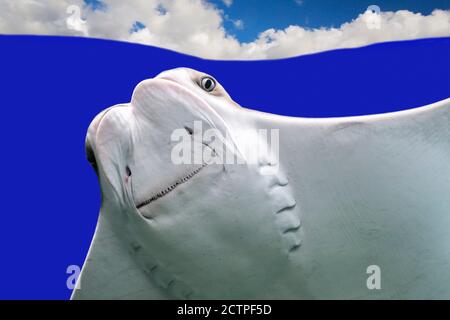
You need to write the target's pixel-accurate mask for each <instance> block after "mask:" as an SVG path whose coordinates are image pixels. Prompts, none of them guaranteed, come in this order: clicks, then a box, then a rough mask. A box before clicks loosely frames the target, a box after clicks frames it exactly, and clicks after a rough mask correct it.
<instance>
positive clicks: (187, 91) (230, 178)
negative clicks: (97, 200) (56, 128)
mask: <svg viewBox="0 0 450 320" xmlns="http://www.w3.org/2000/svg"><path fill="white" fill-rule="evenodd" d="M224 108H228V110H233V116H235V117H239V116H240V115H242V114H241V113H242V111H241V110H242V109H241V108H239V106H238V105H236V104H235V103H234V102H233V101H232V100H231V98H230V96H229V95H228V93H227V92H226V91H225V89H224V88H223V87H222V86H221V85H220V83H219V82H218V81H217V80H216V79H215V78H213V77H211V76H209V75H207V74H204V73H201V72H197V71H194V70H191V69H175V70H170V71H166V72H163V73H161V74H159V75H158V76H157V77H155V78H153V79H149V80H144V81H142V82H141V83H139V84H138V86H137V87H136V89H135V90H134V92H133V96H132V99H131V102H130V103H129V104H124V105H119V106H115V107H112V108H109V109H107V110H105V111H103V112H102V113H100V114H99V115H98V116H97V117H96V118H95V119H94V121H93V122H92V124H91V125H90V127H89V130H88V134H87V139H86V140H87V141H86V149H87V153H88V159H89V160H90V162H91V163H92V164H93V166H94V169H95V170H96V172H97V173H98V176H99V180H100V186H101V190H102V196H103V202H102V208H103V207H108V208H110V209H111V210H115V211H117V212H119V213H120V214H122V215H125V216H128V220H130V218H131V220H132V221H134V222H136V223H134V224H128V225H135V230H134V231H132V232H131V233H132V234H133V236H135V237H136V238H138V239H139V242H140V244H141V245H143V246H148V247H149V248H150V249H149V251H151V252H157V255H158V259H159V260H161V261H163V262H164V263H165V264H166V265H173V266H176V268H175V267H174V268H175V269H176V270H175V271H173V272H175V273H183V272H184V271H183V270H189V269H190V268H192V267H198V268H200V269H204V268H207V270H214V268H216V267H217V266H216V265H215V263H218V262H219V260H220V259H219V258H217V259H219V260H217V259H216V260H214V259H211V258H208V255H210V257H211V256H214V255H215V256H217V257H218V256H222V255H223V254H226V255H228V256H229V258H230V259H231V260H230V261H235V262H236V263H239V264H253V263H256V261H258V259H259V261H261V259H262V260H264V261H265V262H264V263H267V264H270V263H271V262H270V261H272V260H273V259H276V257H277V256H278V255H280V254H284V252H285V251H286V252H288V251H289V250H291V249H292V248H295V247H298V239H297V238H296V236H294V235H292V234H291V233H292V232H286V231H292V230H294V231H295V230H297V229H298V227H299V219H298V217H297V215H296V214H293V212H294V210H296V209H295V207H296V203H295V200H294V199H293V198H292V196H291V193H290V192H289V187H288V186H287V181H286V179H285V178H284V177H282V176H281V175H274V176H264V175H261V171H260V169H261V167H264V166H265V165H266V164H265V162H264V157H261V159H262V161H259V163H256V164H254V165H253V164H252V165H251V164H249V163H247V162H246V161H245V156H243V154H242V153H241V149H240V145H239V139H237V138H236V136H233V134H232V132H231V131H237V130H238V129H242V128H236V127H235V126H234V127H230V125H229V123H228V121H226V120H227V119H228V118H224V117H223V115H224V112H223V109H224ZM243 118H244V120H245V116H243ZM224 119H225V120H224ZM242 123H245V121H243V122H242ZM250 127H251V126H250ZM208 133H213V135H209V134H208ZM230 159H232V160H231V162H230V161H229V160H230ZM277 212H278V213H281V214H277V215H276V213H277ZM280 228H281V229H280ZM255 230H258V232H256V233H255ZM283 239H284V240H283ZM286 244H287V245H286ZM262 247H264V248H265V249H264V250H263V251H261V248H262ZM218 248H219V252H217V250H218ZM271 250H272V253H271ZM273 250H275V252H276V253H275V255H274V254H273ZM255 256H257V257H258V259H256V260H255ZM173 259H175V260H173ZM200 269H199V270H200ZM205 270H206V269H205ZM205 272H209V271H205ZM211 276H212V275H209V276H206V273H205V277H204V278H201V279H197V280H196V281H199V282H201V281H205V285H207V281H208V279H211ZM212 277H214V276H212ZM255 281H256V280H255ZM224 288H225V289H226V284H224ZM225 289H224V290H225Z"/></svg>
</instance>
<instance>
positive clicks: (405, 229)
mask: <svg viewBox="0 0 450 320" xmlns="http://www.w3.org/2000/svg"><path fill="white" fill-rule="evenodd" d="M205 77H206V78H205ZM209 77H210V76H208V75H206V74H204V73H201V72H197V71H195V70H191V69H185V68H179V69H174V70H169V71H166V72H163V73H161V74H160V75H158V76H157V77H155V78H154V79H149V80H145V81H143V82H141V83H140V84H139V85H138V86H137V87H136V89H135V91H134V93H133V96H132V99H131V102H130V103H128V104H123V105H117V106H114V107H111V108H109V109H107V110H105V111H103V112H102V113H100V114H99V115H98V116H97V117H96V118H95V119H94V120H93V121H92V123H91V125H90V127H89V130H88V134H87V138H86V150H87V155H88V160H89V161H90V162H91V164H92V165H93V167H94V169H95V170H96V173H97V174H98V177H99V183H100V187H101V191H102V206H101V210H100V216H99V221H98V225H97V229H96V232H95V235H94V239H93V241H92V244H91V248H90V250H89V253H88V256H87V259H86V261H85V264H84V266H83V270H82V273H81V276H80V278H79V282H78V289H75V290H74V292H73V295H72V298H73V299H171V298H180V299H271V298H272V299H273V298H274V299H319V298H320V299H378V298H397V299H411V298H431V299H433V298H434V299H437V298H450V271H449V270H448V265H449V264H450V232H449V231H450V99H447V100H444V101H441V102H438V103H435V104H433V105H429V106H424V107H421V108H416V109H411V110H407V111H401V112H395V113H389V114H380V115H371V116H360V117H347V118H329V119H304V118H290V117H283V116H278V115H272V114H265V113H261V112H256V111H252V110H249V109H245V108H242V107H240V106H239V105H238V104H236V103H235V102H234V101H233V100H232V99H231V98H230V96H229V95H228V93H227V92H226V91H225V89H224V88H223V87H222V86H221V85H220V83H219V82H218V81H217V80H216V79H213V78H212V77H211V78H209ZM205 79H206V80H205ZM208 79H211V81H212V82H211V83H210V82H208V81H207V80H208ZM212 84H213V85H214V86H213V88H212V87H211V86H210V85H212ZM206 86H208V87H207V88H206ZM211 88H212V90H210V89H211ZM194 123H197V124H198V123H201V127H202V130H203V132H204V131H205V130H208V129H214V130H216V132H220V133H221V134H222V135H223V136H224V137H227V143H226V145H225V147H224V150H222V151H225V152H228V153H227V154H231V155H233V156H234V158H235V159H237V160H238V162H239V163H231V164H227V163H225V164H224V163H220V161H216V162H214V161H212V162H211V163H204V162H200V163H196V164H175V163H174V162H173V160H172V158H171V157H172V156H173V154H172V151H173V150H174V147H175V145H176V143H175V142H174V141H173V139H171V135H172V134H173V132H174V130H176V129H182V130H183V128H184V129H185V130H186V132H187V135H188V137H189V139H192V146H193V149H192V150H202V151H205V152H210V153H211V154H213V157H214V156H217V150H215V149H214V147H213V146H212V144H211V141H209V140H207V139H205V137H204V136H203V135H202V132H199V131H198V130H197V127H196V126H194ZM261 129H263V130H268V131H270V130H272V129H274V130H278V132H279V134H278V135H279V150H277V151H278V154H279V157H277V158H275V159H274V157H273V154H271V153H270V152H268V151H267V150H271V149H270V148H269V147H268V148H261V149H258V151H257V152H256V153H254V152H253V153H251V152H250V151H252V148H253V149H254V146H256V145H261V141H256V140H255V138H254V137H255V136H253V135H252V134H249V132H250V133H252V132H257V131H258V130H261ZM196 130H197V131H196ZM263 143H264V142H263ZM253 151H254V150H253ZM192 152H194V151H192ZM268 169H276V170H272V171H270V170H269V171H268ZM267 172H270V173H269V174H267ZM370 265H377V266H379V267H380V270H381V286H382V287H381V289H380V290H369V289H368V288H367V278H368V277H369V276H370V275H369V274H367V273H366V270H367V267H368V266H370Z"/></svg>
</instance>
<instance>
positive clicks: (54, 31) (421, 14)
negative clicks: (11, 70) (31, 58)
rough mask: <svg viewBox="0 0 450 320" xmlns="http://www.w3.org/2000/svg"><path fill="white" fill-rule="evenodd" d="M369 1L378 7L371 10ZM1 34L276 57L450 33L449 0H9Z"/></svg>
mask: <svg viewBox="0 0 450 320" xmlns="http://www.w3.org/2000/svg"><path fill="white" fill-rule="evenodd" d="M370 5H375V6H376V7H375V8H376V10H375V9H374V10H371V11H367V9H368V7H369V6H370ZM0 33H1V34H38V35H68V36H70V35H72V36H84V37H95V38H104V39H113V40H120V41H128V42H136V43H142V44H148V45H153V46H158V47H163V48H168V49H171V50H174V51H177V52H182V53H186V54H190V55H195V56H200V57H203V58H210V59H225V60H235V59H237V60H255V59H277V58H286V57H292V56H298V55H303V54H310V53H315V52H321V51H326V50H332V49H338V48H351V47H359V46H364V45H368V44H372V43H377V42H384V41H397V40H409V39H418V38H430V37H448V36H450V0H378V1H376V2H371V1H370V2H369V1H366V0H340V1H335V0H281V1H280V0H279V1H275V0H264V1H261V0H129V1H117V0H22V1H16V0H2V1H0Z"/></svg>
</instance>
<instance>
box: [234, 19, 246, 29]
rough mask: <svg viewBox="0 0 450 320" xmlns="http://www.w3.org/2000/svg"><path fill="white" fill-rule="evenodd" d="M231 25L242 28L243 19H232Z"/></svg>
mask: <svg viewBox="0 0 450 320" xmlns="http://www.w3.org/2000/svg"><path fill="white" fill-rule="evenodd" d="M233 25H234V26H235V27H236V28H238V29H243V28H244V21H242V20H241V19H237V20H233Z"/></svg>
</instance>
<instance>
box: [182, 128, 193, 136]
mask: <svg viewBox="0 0 450 320" xmlns="http://www.w3.org/2000/svg"><path fill="white" fill-rule="evenodd" d="M184 128H185V129H186V131H187V132H188V133H189V134H190V135H191V136H192V134H193V133H194V130H192V128H189V127H186V126H185V127H184Z"/></svg>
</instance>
